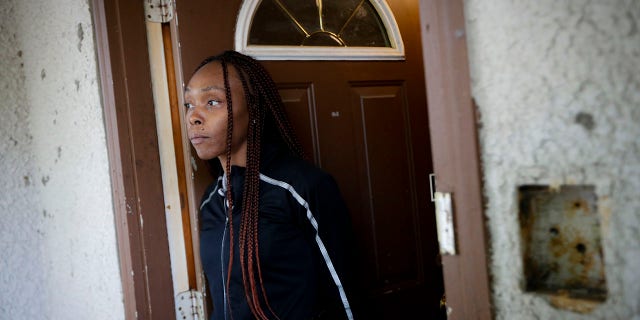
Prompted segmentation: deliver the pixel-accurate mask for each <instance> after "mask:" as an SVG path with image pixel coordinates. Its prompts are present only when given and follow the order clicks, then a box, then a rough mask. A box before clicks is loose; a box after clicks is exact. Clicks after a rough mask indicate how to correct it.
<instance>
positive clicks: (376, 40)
mask: <svg viewBox="0 0 640 320" xmlns="http://www.w3.org/2000/svg"><path fill="white" fill-rule="evenodd" d="M248 42H249V45H289V46H341V47H346V46H350V47H354V46H355V47H391V44H390V42H389V37H388V36H387V31H386V29H385V27H384V24H383V23H382V21H381V20H380V17H379V16H378V13H377V12H376V9H375V8H374V7H373V6H372V5H371V3H370V2H369V1H366V0H334V1H322V0H316V1H312V0H307V1H300V0H263V1H262V2H261V3H260V5H259V7H258V9H257V10H256V13H255V15H254V17H253V21H252V23H251V28H250V31H249V39H248Z"/></svg>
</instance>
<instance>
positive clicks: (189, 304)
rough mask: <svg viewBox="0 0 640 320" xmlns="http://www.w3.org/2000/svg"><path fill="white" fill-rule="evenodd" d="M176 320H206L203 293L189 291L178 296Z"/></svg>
mask: <svg viewBox="0 0 640 320" xmlns="http://www.w3.org/2000/svg"><path fill="white" fill-rule="evenodd" d="M176 319H180V320H204V306H203V299H202V293H201V292H199V291H196V290H189V291H185V292H181V293H178V295H177V296H176Z"/></svg>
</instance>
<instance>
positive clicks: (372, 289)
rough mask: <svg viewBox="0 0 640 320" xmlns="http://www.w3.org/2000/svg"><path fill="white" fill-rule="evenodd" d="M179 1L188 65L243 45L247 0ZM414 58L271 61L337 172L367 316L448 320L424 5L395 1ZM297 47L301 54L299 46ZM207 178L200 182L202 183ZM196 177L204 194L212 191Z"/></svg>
mask: <svg viewBox="0 0 640 320" xmlns="http://www.w3.org/2000/svg"><path fill="white" fill-rule="evenodd" d="M212 2H214V1H205V0H198V1H178V2H177V3H176V5H177V16H178V19H179V28H178V33H179V34H178V35H179V39H180V46H181V52H182V61H181V62H182V67H183V68H184V69H185V70H187V72H185V74H186V75H189V74H190V72H188V71H190V70H193V68H195V66H196V65H198V63H199V61H201V60H202V59H203V58H205V57H206V56H209V55H212V54H217V53H219V52H221V51H222V50H226V49H232V48H233V42H232V39H233V32H234V27H235V17H236V16H237V12H238V9H239V8H240V1H239V0H232V1H218V3H216V4H213V3H212ZM388 3H389V5H390V7H391V9H392V11H393V12H394V14H395V17H396V20H397V21H398V24H399V27H400V31H401V32H402V38H403V39H404V45H405V55H406V59H405V61H263V64H264V65H265V67H266V68H267V69H268V70H269V72H270V73H271V75H272V76H273V78H274V80H275V81H276V83H277V84H278V88H279V90H280V93H281V95H282V98H283V100H284V103H285V108H286V111H287V113H288V115H289V116H290V117H291V120H292V122H293V126H294V129H295V130H296V132H297V134H298V136H299V138H300V140H301V142H302V144H303V147H304V149H305V152H306V153H307V154H308V155H309V156H312V157H313V160H314V161H315V163H316V164H318V165H319V166H321V167H322V168H323V169H325V170H326V171H328V172H330V173H331V174H332V175H333V176H334V177H335V179H336V181H337V182H338V185H339V186H340V190H341V192H342V194H343V196H344V198H345V200H346V202H347V205H348V207H349V211H350V214H351V218H352V221H353V224H354V232H355V233H356V238H357V241H358V247H359V248H358V249H359V250H358V251H359V253H360V256H359V257H358V261H359V263H358V266H357V267H358V270H359V271H360V272H359V276H360V282H361V284H362V286H363V287H364V288H365V289H366V299H365V304H364V306H365V307H366V309H367V311H368V312H367V316H366V317H365V318H366V319H409V318H416V317H415V316H413V317H410V316H409V315H418V318H419V319H438V318H444V317H443V316H442V313H441V310H440V308H439V301H440V298H441V297H442V295H443V290H444V289H443V283H442V266H441V265H440V263H439V257H438V246H437V237H436V233H435V232H436V231H435V219H434V208H433V204H432V203H431V202H430V199H429V181H428V174H429V173H431V172H432V164H431V153H430V140H429V135H428V117H427V105H426V94H425V90H424V88H425V83H424V68H423V65H422V52H421V41H420V32H419V21H418V16H417V14H418V12H419V11H418V3H417V2H409V1H400V0H392V1H388ZM292 50H295V49H292ZM198 176H199V177H198ZM204 176H206V173H204V172H198V173H196V179H195V183H196V184H198V183H199V184H201V185H196V188H195V190H196V192H201V191H200V190H204V187H205V185H206V181H207V179H210V178H209V177H206V178H202V177H204Z"/></svg>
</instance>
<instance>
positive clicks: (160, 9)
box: [144, 0, 174, 23]
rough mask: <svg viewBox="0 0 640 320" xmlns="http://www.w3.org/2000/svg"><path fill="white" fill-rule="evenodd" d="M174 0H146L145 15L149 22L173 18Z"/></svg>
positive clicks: (160, 21) (167, 20)
mask: <svg viewBox="0 0 640 320" xmlns="http://www.w3.org/2000/svg"><path fill="white" fill-rule="evenodd" d="M173 4H174V1H173V0H144V15H145V18H146V19H147V21H149V22H159V23H162V22H169V21H171V19H173V11H174V10H173Z"/></svg>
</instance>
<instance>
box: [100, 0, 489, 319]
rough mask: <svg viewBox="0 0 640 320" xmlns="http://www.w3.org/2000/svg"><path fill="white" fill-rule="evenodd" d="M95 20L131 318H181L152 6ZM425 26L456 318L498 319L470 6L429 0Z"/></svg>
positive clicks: (424, 1) (446, 262) (448, 282)
mask: <svg viewBox="0 0 640 320" xmlns="http://www.w3.org/2000/svg"><path fill="white" fill-rule="evenodd" d="M91 11H92V13H93V19H94V30H95V40H96V50H97V59H98V67H99V73H100V87H101V92H102V103H103V108H104V116H105V126H106V140H107V152H108V157H109V163H110V175H111V181H112V196H113V201H114V213H115V221H116V237H117V242H118V254H119V257H120V272H121V277H122V287H123V296H124V297H123V298H124V306H125V317H126V319H153V318H154V316H160V317H162V316H166V315H167V314H175V309H174V301H173V299H174V293H173V288H172V281H171V266H170V257H169V249H168V237H167V228H166V220H165V216H164V201H162V199H163V190H162V177H161V175H162V174H161V168H160V161H159V149H158V140H157V131H156V122H155V121H156V120H155V115H154V101H153V93H152V88H151V85H150V83H151V76H150V66H149V57H148V48H147V39H146V26H145V21H144V19H143V18H142V17H144V7H143V1H126V0H115V1H107V0H92V7H91ZM420 24H421V28H422V31H423V32H422V46H423V56H424V65H425V79H426V91H427V93H428V94H427V102H428V112H429V126H430V133H431V137H432V139H431V148H432V157H433V166H434V170H435V174H436V179H437V185H436V188H437V191H441V192H450V193H452V194H453V206H454V209H455V213H454V214H455V220H456V231H457V232H456V236H457V239H456V240H457V251H458V255H455V256H444V257H443V258H442V262H443V273H444V280H445V292H446V294H447V297H446V299H447V306H448V307H450V308H451V310H452V312H451V314H450V317H449V318H450V319H491V318H492V307H491V296H490V290H489V289H490V286H489V272H488V266H487V252H488V251H487V249H488V246H487V243H488V242H487V238H486V228H485V221H484V214H483V207H484V206H483V201H482V200H483V198H482V185H481V181H482V180H481V178H482V176H481V167H480V159H479V146H478V140H477V138H478V135H477V127H476V114H475V104H474V102H473V99H472V97H471V90H470V76H469V66H468V60H467V59H468V55H467V46H466V40H465V27H464V8H463V0H420ZM125 31H126V32H125ZM143 218H144V225H143V224H142V219H143ZM143 226H144V227H143Z"/></svg>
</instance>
